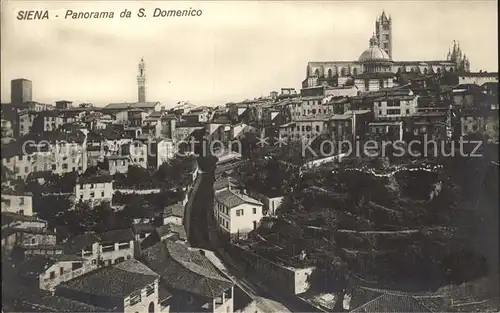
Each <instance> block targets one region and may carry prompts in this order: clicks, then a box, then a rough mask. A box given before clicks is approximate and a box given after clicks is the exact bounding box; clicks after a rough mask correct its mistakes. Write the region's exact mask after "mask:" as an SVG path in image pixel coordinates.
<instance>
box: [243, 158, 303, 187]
mask: <svg viewBox="0 0 500 313" xmlns="http://www.w3.org/2000/svg"><path fill="white" fill-rule="evenodd" d="M238 176H239V177H238V180H239V181H240V183H241V184H242V185H243V186H245V187H246V188H248V189H251V190H255V191H257V192H260V193H262V194H266V195H269V196H280V195H283V194H286V193H289V192H291V191H293V189H294V188H295V186H296V185H297V182H298V181H299V169H298V167H297V166H293V165H289V164H287V163H286V162H284V161H280V160H279V159H278V158H276V157H268V158H259V159H250V160H248V161H247V162H244V163H243V164H242V165H241V166H240V167H239V170H238Z"/></svg>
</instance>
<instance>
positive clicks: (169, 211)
mask: <svg viewBox="0 0 500 313" xmlns="http://www.w3.org/2000/svg"><path fill="white" fill-rule="evenodd" d="M163 214H164V216H165V217H169V216H177V217H181V218H184V205H183V204H182V202H177V203H175V204H172V205H169V206H168V207H166V208H165V210H164V211H163Z"/></svg>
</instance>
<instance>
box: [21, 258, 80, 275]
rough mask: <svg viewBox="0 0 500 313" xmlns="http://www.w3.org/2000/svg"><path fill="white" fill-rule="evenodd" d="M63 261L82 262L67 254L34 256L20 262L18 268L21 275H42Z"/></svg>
mask: <svg viewBox="0 0 500 313" xmlns="http://www.w3.org/2000/svg"><path fill="white" fill-rule="evenodd" d="M64 261H74V262H76V261H83V259H82V258H81V257H78V256H76V255H68V254H56V255H34V256H32V257H30V258H29V259H26V260H25V261H23V262H21V263H20V264H19V265H18V268H19V270H20V272H21V273H24V274H35V275H39V274H42V273H43V272H44V271H45V270H46V269H48V268H49V267H50V266H52V265H54V264H56V263H58V262H64Z"/></svg>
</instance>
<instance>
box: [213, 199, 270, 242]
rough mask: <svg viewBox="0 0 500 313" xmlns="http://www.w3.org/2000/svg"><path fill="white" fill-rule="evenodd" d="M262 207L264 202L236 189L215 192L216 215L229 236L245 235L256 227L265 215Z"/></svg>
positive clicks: (224, 231)
mask: <svg viewBox="0 0 500 313" xmlns="http://www.w3.org/2000/svg"><path fill="white" fill-rule="evenodd" d="M262 208H263V204H262V202H260V201H258V200H255V199H253V198H251V197H249V196H247V195H244V194H241V193H239V192H236V191H235V190H231V189H229V190H223V191H221V192H219V193H217V194H215V201H214V216H215V219H216V221H217V222H218V224H219V228H220V230H221V231H222V233H224V234H226V235H227V236H228V237H242V236H243V237H244V236H245V235H246V234H248V233H249V232H250V231H252V230H254V229H256V228H257V226H258V225H259V222H260V220H261V219H262V217H263V213H262Z"/></svg>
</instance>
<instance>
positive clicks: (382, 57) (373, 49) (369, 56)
mask: <svg viewBox="0 0 500 313" xmlns="http://www.w3.org/2000/svg"><path fill="white" fill-rule="evenodd" d="M358 60H359V62H362V63H364V62H380V61H382V62H384V61H386V62H390V61H391V58H390V57H389V55H388V54H387V52H385V51H384V50H383V49H381V48H380V47H379V46H378V45H377V39H376V38H375V36H373V37H372V38H371V39H370V47H369V48H368V49H366V50H365V51H363V53H361V55H360V56H359V59H358Z"/></svg>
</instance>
